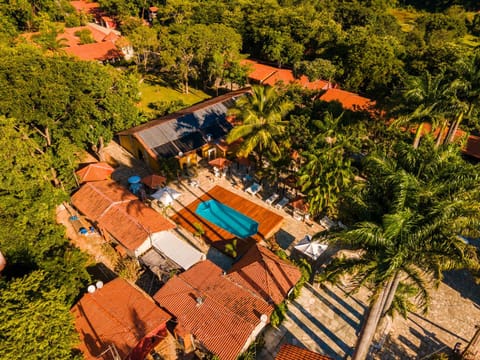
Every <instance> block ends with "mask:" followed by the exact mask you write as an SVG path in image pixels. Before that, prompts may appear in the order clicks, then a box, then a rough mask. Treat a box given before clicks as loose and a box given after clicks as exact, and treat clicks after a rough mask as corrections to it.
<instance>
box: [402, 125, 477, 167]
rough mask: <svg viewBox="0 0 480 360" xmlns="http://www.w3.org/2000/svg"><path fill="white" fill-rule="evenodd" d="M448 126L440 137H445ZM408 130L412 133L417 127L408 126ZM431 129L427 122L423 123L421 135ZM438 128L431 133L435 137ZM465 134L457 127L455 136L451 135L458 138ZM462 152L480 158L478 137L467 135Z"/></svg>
mask: <svg viewBox="0 0 480 360" xmlns="http://www.w3.org/2000/svg"><path fill="white" fill-rule="evenodd" d="M448 130H449V129H448V128H447V129H445V131H444V133H443V134H442V137H443V138H445V137H446V136H447V134H448ZM410 131H411V132H412V133H415V132H416V131H417V127H416V126H414V127H412V128H410ZM431 131H432V126H431V124H429V123H424V124H423V128H422V135H426V134H428V133H430V132H431ZM439 132H440V130H439V129H435V131H434V132H433V135H434V136H435V137H437V136H438V134H439ZM465 136H467V133H466V132H465V131H463V130H461V129H458V130H457V131H456V132H455V136H454V137H453V139H454V140H459V139H462V138H464V137H465ZM462 152H463V153H464V154H466V155H469V156H472V157H474V158H477V159H480V137H479V136H476V135H468V137H467V139H466V142H465V146H464V147H463V148H462Z"/></svg>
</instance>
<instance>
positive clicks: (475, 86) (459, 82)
mask: <svg viewBox="0 0 480 360" xmlns="http://www.w3.org/2000/svg"><path fill="white" fill-rule="evenodd" d="M457 68H458V69H459V76H458V78H457V79H456V80H454V81H453V83H452V86H453V87H454V88H455V90H456V92H457V93H458V97H459V99H460V106H458V109H457V113H456V116H455V120H454V121H453V124H452V126H451V128H450V131H449V133H448V135H447V138H446V140H445V141H446V142H452V141H453V139H454V136H455V133H456V132H457V130H458V128H459V126H460V123H461V122H462V121H463V119H464V117H466V118H467V119H468V120H470V121H472V115H473V114H474V113H475V112H476V111H477V108H478V106H479V105H480V50H477V51H476V52H475V54H473V55H472V56H470V57H469V58H467V59H466V60H465V61H460V62H458V63H457ZM469 125H473V126H474V127H477V126H478V124H469ZM477 129H478V127H477Z"/></svg>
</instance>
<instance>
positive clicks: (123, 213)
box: [71, 180, 175, 252]
mask: <svg viewBox="0 0 480 360" xmlns="http://www.w3.org/2000/svg"><path fill="white" fill-rule="evenodd" d="M71 201H72V204H73V205H74V206H75V208H77V210H78V211H80V212H81V213H82V214H84V215H85V216H86V217H88V218H89V219H90V220H92V221H94V222H96V223H97V224H98V226H99V227H100V228H101V229H102V230H104V231H107V232H108V233H110V234H111V235H112V236H113V237H114V238H115V239H116V240H117V241H118V242H120V243H121V244H122V245H123V246H124V247H125V248H127V249H128V250H130V251H132V252H133V251H135V249H137V248H138V247H139V246H140V245H141V244H142V243H143V242H144V241H145V240H146V239H147V238H148V236H149V235H151V234H154V233H156V232H160V231H165V230H169V229H173V228H174V227H175V225H174V224H173V223H172V222H170V221H169V220H168V219H166V218H165V217H163V216H162V215H160V214H159V213H158V212H156V211H155V210H153V209H152V208H150V207H148V206H147V205H145V204H144V203H142V202H141V201H140V200H138V198H137V197H136V196H135V195H133V194H132V193H130V192H129V191H128V190H127V189H125V188H124V187H123V186H121V185H119V184H118V183H116V182H114V181H110V180H106V181H97V182H91V183H86V184H85V185H83V186H82V187H81V188H80V190H78V191H77V192H76V193H75V194H73V196H72V199H71Z"/></svg>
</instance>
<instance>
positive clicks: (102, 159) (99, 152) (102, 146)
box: [95, 136, 105, 161]
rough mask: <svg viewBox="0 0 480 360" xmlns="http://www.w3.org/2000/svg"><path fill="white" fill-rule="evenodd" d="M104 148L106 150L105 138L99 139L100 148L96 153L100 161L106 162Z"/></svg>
mask: <svg viewBox="0 0 480 360" xmlns="http://www.w3.org/2000/svg"><path fill="white" fill-rule="evenodd" d="M104 148H105V143H104V141H103V136H100V137H99V138H98V147H97V149H96V150H97V151H95V153H96V154H97V157H98V160H99V161H105V154H104V153H103V150H104Z"/></svg>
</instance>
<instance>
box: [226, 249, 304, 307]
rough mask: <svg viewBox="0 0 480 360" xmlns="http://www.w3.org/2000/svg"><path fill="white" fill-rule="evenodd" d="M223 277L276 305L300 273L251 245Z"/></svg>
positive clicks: (270, 254) (285, 296)
mask: <svg viewBox="0 0 480 360" xmlns="http://www.w3.org/2000/svg"><path fill="white" fill-rule="evenodd" d="M227 276H228V277H229V278H230V279H231V280H232V281H234V282H236V283H238V284H240V285H242V286H243V287H244V288H246V289H249V290H251V291H254V292H256V293H257V294H259V295H260V296H261V297H262V298H263V299H264V300H265V301H267V302H268V303H270V304H275V305H278V304H280V303H282V302H283V301H284V300H285V299H286V298H287V296H288V293H289V292H290V290H292V288H293V287H294V286H295V284H296V283H297V282H298V281H299V280H300V278H301V276H302V273H301V272H300V270H299V269H298V268H297V267H296V266H295V265H293V264H291V263H290V262H288V261H286V260H282V259H280V258H279V257H278V256H277V255H275V254H274V253H273V252H271V251H270V250H268V249H267V248H265V247H263V246H259V245H254V246H252V247H251V248H250V249H249V250H248V251H247V252H246V253H245V255H243V256H242V258H241V259H240V260H239V261H238V262H236V263H235V264H234V265H233V266H232V268H231V269H230V270H229V271H228V275H227Z"/></svg>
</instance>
